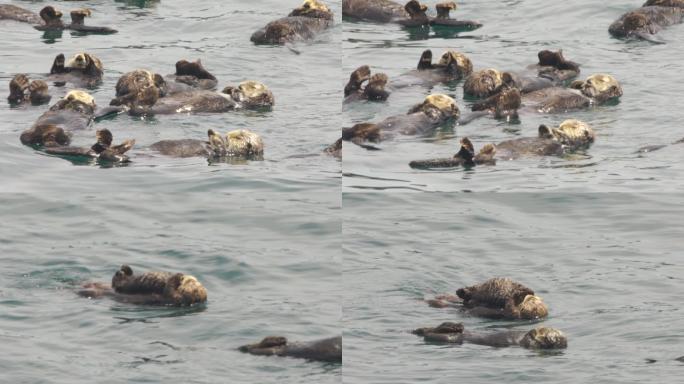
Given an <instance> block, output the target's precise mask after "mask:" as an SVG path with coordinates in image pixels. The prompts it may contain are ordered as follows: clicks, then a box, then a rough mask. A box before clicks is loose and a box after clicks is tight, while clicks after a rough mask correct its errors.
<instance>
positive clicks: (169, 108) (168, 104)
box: [148, 90, 238, 114]
mask: <svg viewBox="0 0 684 384" xmlns="http://www.w3.org/2000/svg"><path fill="white" fill-rule="evenodd" d="M237 107H238V105H237V103H236V102H235V101H233V100H232V99H231V98H230V97H229V96H228V95H225V94H221V93H218V92H213V91H201V90H200V91H190V92H178V93H174V94H172V95H169V96H165V97H162V98H161V99H159V100H157V102H156V103H155V104H154V105H153V106H152V107H151V108H150V109H149V111H148V112H151V113H153V114H172V113H212V112H213V113H220V112H228V111H232V110H234V109H236V108H237Z"/></svg>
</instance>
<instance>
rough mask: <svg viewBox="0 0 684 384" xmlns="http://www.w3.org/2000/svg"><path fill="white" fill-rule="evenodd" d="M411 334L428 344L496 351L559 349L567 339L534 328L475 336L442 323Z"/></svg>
mask: <svg viewBox="0 0 684 384" xmlns="http://www.w3.org/2000/svg"><path fill="white" fill-rule="evenodd" d="M411 333H413V334H414V335H418V336H422V337H423V338H424V339H425V341H427V342H431V343H452V344H462V343H471V344H478V345H486V346H490V347H497V348H501V347H509V346H520V347H523V348H528V349H563V348H567V346H568V339H567V337H566V336H565V335H564V334H563V333H562V332H561V331H559V330H557V329H553V328H548V327H537V328H534V329H532V330H530V331H516V330H507V331H500V332H492V333H475V332H470V331H465V330H464V327H463V324H461V323H452V322H445V323H442V324H440V325H438V326H437V327H426V328H418V329H414V330H413V331H411Z"/></svg>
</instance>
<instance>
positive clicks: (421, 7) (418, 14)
mask: <svg viewBox="0 0 684 384" xmlns="http://www.w3.org/2000/svg"><path fill="white" fill-rule="evenodd" d="M427 9H428V7H427V5H425V4H421V3H420V2H419V1H417V0H411V1H409V2H408V3H406V5H404V10H406V12H408V14H409V15H410V16H411V18H412V19H418V18H426V17H427V15H426V14H425V11H427Z"/></svg>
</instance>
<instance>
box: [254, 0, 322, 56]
mask: <svg viewBox="0 0 684 384" xmlns="http://www.w3.org/2000/svg"><path fill="white" fill-rule="evenodd" d="M332 25H333V13H332V11H330V9H329V8H328V7H327V6H326V5H325V4H323V3H321V2H320V1H318V0H304V3H303V4H302V5H301V6H300V7H299V8H295V9H294V10H293V11H292V12H290V14H289V15H288V16H287V17H283V18H281V19H278V20H275V21H272V22H270V23H268V24H266V26H265V27H263V28H261V29H260V30H258V31H256V32H254V34H252V37H251V38H250V40H251V41H252V42H254V43H255V44H279V45H283V44H285V43H292V42H296V41H303V40H311V39H313V38H314V37H315V36H316V34H318V33H319V32H321V31H323V30H325V29H327V28H329V27H331V26H332Z"/></svg>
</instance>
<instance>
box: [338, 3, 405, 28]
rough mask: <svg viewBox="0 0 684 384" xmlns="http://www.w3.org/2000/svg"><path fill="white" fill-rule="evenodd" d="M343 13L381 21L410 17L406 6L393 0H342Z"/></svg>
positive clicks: (346, 15)
mask: <svg viewBox="0 0 684 384" xmlns="http://www.w3.org/2000/svg"><path fill="white" fill-rule="evenodd" d="M342 15H343V16H345V17H352V18H355V19H359V20H366V21H375V22H379V23H389V22H391V21H393V20H401V19H408V18H410V15H409V13H408V12H406V10H405V9H404V6H402V5H401V4H399V3H397V2H395V1H391V0H342Z"/></svg>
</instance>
